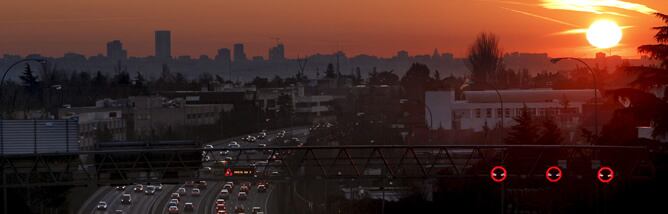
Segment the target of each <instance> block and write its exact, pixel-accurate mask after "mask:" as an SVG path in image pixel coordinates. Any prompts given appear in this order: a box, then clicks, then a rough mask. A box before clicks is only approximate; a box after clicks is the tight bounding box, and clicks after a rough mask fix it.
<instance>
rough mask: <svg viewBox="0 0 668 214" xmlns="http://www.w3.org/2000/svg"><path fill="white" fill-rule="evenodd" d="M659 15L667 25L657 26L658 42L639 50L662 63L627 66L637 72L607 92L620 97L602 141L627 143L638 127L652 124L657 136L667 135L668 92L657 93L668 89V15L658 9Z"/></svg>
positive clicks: (603, 133) (632, 139)
mask: <svg viewBox="0 0 668 214" xmlns="http://www.w3.org/2000/svg"><path fill="white" fill-rule="evenodd" d="M656 16H657V17H658V18H660V19H661V20H662V21H664V24H665V25H663V26H658V27H655V28H654V29H655V30H657V31H658V32H657V33H656V34H655V35H654V38H655V39H656V41H657V44H650V45H642V46H640V47H638V52H640V53H642V54H647V55H648V56H649V57H650V58H652V59H655V60H659V61H660V62H661V64H660V65H659V66H651V67H645V66H626V67H625V68H624V70H626V71H627V72H629V73H632V74H634V75H636V78H635V80H634V81H632V82H631V83H630V84H629V86H630V87H626V88H619V89H615V90H610V91H608V92H607V95H608V96H609V97H610V98H612V99H613V100H615V101H620V104H618V105H619V107H622V108H620V109H618V110H616V111H615V113H614V117H613V118H612V120H611V121H610V123H608V124H606V125H605V126H604V127H603V130H602V135H603V136H602V138H601V141H600V142H601V143H607V144H626V143H630V142H632V141H634V140H635V139H636V138H637V137H636V136H637V134H635V127H637V126H650V125H651V126H652V127H654V132H653V133H652V134H653V136H655V137H660V136H665V135H666V133H667V132H668V103H666V101H667V99H666V97H665V96H664V98H663V99H660V98H658V97H657V96H656V95H655V94H664V95H666V92H668V90H667V89H668V88H665V85H668V15H664V14H660V13H657V14H656Z"/></svg>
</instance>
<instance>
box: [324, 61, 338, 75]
mask: <svg viewBox="0 0 668 214" xmlns="http://www.w3.org/2000/svg"><path fill="white" fill-rule="evenodd" d="M325 78H329V79H334V78H336V71H334V65H332V63H329V64H327V70H325Z"/></svg>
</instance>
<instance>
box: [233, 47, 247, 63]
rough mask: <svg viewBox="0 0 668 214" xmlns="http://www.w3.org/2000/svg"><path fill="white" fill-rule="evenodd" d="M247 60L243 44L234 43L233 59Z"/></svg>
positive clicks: (236, 60) (238, 60)
mask: <svg viewBox="0 0 668 214" xmlns="http://www.w3.org/2000/svg"><path fill="white" fill-rule="evenodd" d="M247 60H248V58H247V57H246V52H244V44H241V43H237V44H234V61H235V62H243V61H247Z"/></svg>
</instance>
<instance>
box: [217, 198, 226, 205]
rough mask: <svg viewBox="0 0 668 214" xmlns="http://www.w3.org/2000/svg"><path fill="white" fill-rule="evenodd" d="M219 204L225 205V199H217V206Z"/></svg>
mask: <svg viewBox="0 0 668 214" xmlns="http://www.w3.org/2000/svg"><path fill="white" fill-rule="evenodd" d="M218 204H222V205H225V199H216V205H218Z"/></svg>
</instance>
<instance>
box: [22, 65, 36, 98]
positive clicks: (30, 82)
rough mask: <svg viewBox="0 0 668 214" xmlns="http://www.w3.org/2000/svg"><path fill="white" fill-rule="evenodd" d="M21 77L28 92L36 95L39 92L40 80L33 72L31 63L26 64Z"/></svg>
mask: <svg viewBox="0 0 668 214" xmlns="http://www.w3.org/2000/svg"><path fill="white" fill-rule="evenodd" d="M20 78H21V81H23V86H24V87H25V89H26V91H27V92H28V93H30V94H32V95H34V94H36V93H37V92H38V90H39V80H38V78H37V76H35V75H34V74H33V71H32V69H31V68H30V65H29V64H26V66H25V69H23V75H21V77H20Z"/></svg>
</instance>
